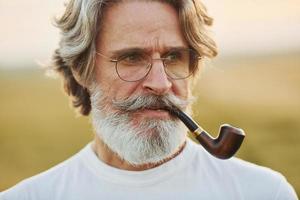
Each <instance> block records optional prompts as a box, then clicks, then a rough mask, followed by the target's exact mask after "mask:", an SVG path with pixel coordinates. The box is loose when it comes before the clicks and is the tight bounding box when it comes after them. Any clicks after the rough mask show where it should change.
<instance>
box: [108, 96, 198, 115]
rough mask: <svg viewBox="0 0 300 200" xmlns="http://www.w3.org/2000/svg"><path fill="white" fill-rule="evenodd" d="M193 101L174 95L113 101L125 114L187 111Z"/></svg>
mask: <svg viewBox="0 0 300 200" xmlns="http://www.w3.org/2000/svg"><path fill="white" fill-rule="evenodd" d="M191 101H192V98H191V99H188V100H184V99H180V98H178V97H176V96H175V95H173V94H166V95H154V94H142V95H138V96H131V97H127V98H125V99H122V100H113V101H112V105H113V106H114V107H115V108H116V109H118V110H120V111H123V112H135V111H138V110H140V109H153V110H157V109H161V110H167V111H170V110H173V108H174V107H177V108H180V109H185V108H186V107H187V106H188V104H190V103H191Z"/></svg>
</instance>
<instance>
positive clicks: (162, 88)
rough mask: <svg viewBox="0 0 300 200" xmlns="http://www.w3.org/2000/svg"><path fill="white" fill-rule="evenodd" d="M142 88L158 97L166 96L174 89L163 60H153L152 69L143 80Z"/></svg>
mask: <svg viewBox="0 0 300 200" xmlns="http://www.w3.org/2000/svg"><path fill="white" fill-rule="evenodd" d="M142 87H143V89H144V90H146V91H147V92H150V93H153V94H156V95H164V94H167V93H168V92H169V90H170V89H171V87H172V83H171V81H170V80H169V79H168V76H167V74H166V72H165V69H164V64H163V62H162V60H160V59H153V60H152V68H151V70H150V71H149V74H148V75H147V76H146V78H145V79H144V80H143V83H142Z"/></svg>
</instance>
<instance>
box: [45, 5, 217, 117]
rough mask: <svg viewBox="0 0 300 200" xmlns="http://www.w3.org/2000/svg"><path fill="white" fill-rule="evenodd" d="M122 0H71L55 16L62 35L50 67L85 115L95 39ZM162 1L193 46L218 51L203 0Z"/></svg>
mask: <svg viewBox="0 0 300 200" xmlns="http://www.w3.org/2000/svg"><path fill="white" fill-rule="evenodd" d="M122 1H124V0H70V1H69V2H68V3H67V4H66V9H65V12H64V13H63V15H62V16H61V17H60V18H57V19H56V20H55V25H56V27H58V28H59V29H60V31H61V37H60V42H59V48H58V49H56V50H55V51H54V54H53V57H52V64H51V66H50V69H52V70H54V71H56V72H58V73H59V74H60V75H61V76H62V78H63V83H64V89H65V91H66V93H67V94H68V95H69V96H70V97H71V98H72V103H73V106H74V107H75V108H79V111H80V113H81V114H82V115H88V114H89V113H90V111H91V101H90V93H89V90H88V89H87V88H88V87H89V86H90V85H91V84H92V82H93V80H94V77H93V75H94V70H95V64H94V63H95V51H96V40H97V37H99V36H100V37H101V35H99V33H101V20H102V18H103V17H102V16H103V14H104V13H105V10H107V8H109V7H110V6H112V5H113V4H116V3H120V2H122ZM147 1H150V0H147ZM153 1H155V0H153ZM156 1H157V0H156ZM160 2H162V3H168V4H170V5H171V6H173V7H174V8H175V9H176V11H177V12H178V16H179V21H180V25H181V29H182V31H183V35H184V37H185V39H186V41H187V42H188V44H189V46H190V47H191V48H193V49H194V50H196V51H197V52H198V53H199V55H202V56H205V57H209V58H212V57H215V56H216V55H217V47H216V44H215V42H214V40H213V39H212V38H211V37H210V36H209V35H208V34H207V26H210V25H212V22H213V19H212V18H211V17H209V16H208V15H207V11H206V8H205V7H204V5H203V4H202V3H201V2H200V0H160Z"/></svg>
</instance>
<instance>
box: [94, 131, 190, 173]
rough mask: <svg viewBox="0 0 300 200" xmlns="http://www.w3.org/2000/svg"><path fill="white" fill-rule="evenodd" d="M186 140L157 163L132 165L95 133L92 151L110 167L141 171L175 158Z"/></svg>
mask: <svg viewBox="0 0 300 200" xmlns="http://www.w3.org/2000/svg"><path fill="white" fill-rule="evenodd" d="M185 144H186V142H184V143H183V144H181V145H180V146H179V148H178V150H177V151H176V152H175V153H174V154H173V155H172V156H170V157H168V158H166V159H164V160H162V161H161V162H159V163H147V164H141V165H132V164H130V163H128V162H126V161H125V160H123V159H121V158H120V157H119V156H118V155H117V154H116V153H115V152H113V151H112V150H111V149H110V148H109V147H108V146H107V145H106V144H105V143H104V142H103V141H102V140H101V139H100V138H99V137H98V136H97V135H95V138H94V143H93V145H92V148H93V151H94V152H95V153H96V155H97V157H98V158H99V159H100V160H101V161H103V162H104V163H106V164H107V165H110V166H112V167H115V168H118V169H123V170H128V171H143V170H147V169H151V168H154V167H158V166H159V165H162V164H163V163H166V162H168V161H169V160H171V159H173V158H175V157H176V156H177V155H179V154H180V153H181V152H182V150H183V149H184V147H185Z"/></svg>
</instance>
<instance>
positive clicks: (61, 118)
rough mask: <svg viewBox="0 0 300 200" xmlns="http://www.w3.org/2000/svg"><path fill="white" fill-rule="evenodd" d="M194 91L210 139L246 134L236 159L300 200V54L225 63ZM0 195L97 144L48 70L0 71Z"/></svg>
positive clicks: (213, 69)
mask: <svg viewBox="0 0 300 200" xmlns="http://www.w3.org/2000/svg"><path fill="white" fill-rule="evenodd" d="M200 78H201V79H200V81H199V83H198V84H197V85H196V89H195V90H194V91H195V92H194V93H195V94H196V95H197V96H198V100H197V102H196V103H195V105H194V109H193V110H194V116H195V119H196V120H197V121H198V122H199V123H200V124H201V125H202V126H203V127H204V128H206V129H207V130H208V131H209V132H211V133H217V132H218V129H219V128H218V127H219V126H220V124H223V123H229V124H232V125H236V126H239V127H242V128H243V129H244V130H245V131H246V133H247V137H246V140H245V142H244V144H243V145H242V148H241V150H240V151H239V153H238V157H240V158H243V159H246V160H248V161H251V162H254V163H257V164H260V165H264V166H267V167H271V168H272V169H274V170H277V171H279V172H281V173H283V174H284V175H285V176H286V177H287V179H288V181H289V182H290V183H291V184H292V185H293V186H294V188H295V189H296V191H297V194H298V195H299V194H300V53H299V52H297V53H293V54H286V55H270V56H264V57H258V56H255V57H254V56H253V57H238V58H224V59H221V60H217V61H214V62H213V63H210V64H209V67H207V68H205V70H204V73H203V74H202V76H201V77H200ZM0 88H1V89H0V95H1V98H0V191H2V190H4V189H6V188H8V187H11V186H13V185H14V184H16V183H17V182H19V181H20V180H22V179H24V178H26V177H29V176H32V175H34V174H37V173H39V172H41V171H44V170H46V169H48V168H49V167H51V166H54V165H55V164H57V163H59V162H61V161H63V160H65V159H66V158H68V157H69V156H71V155H73V154H74V153H75V152H77V151H78V150H80V149H81V148H82V147H83V146H84V145H85V144H86V143H87V142H88V141H90V140H91V139H92V137H93V133H92V127H91V125H90V123H89V119H88V118H86V117H76V116H75V114H74V111H73V110H71V109H70V106H68V105H69V101H68V98H67V97H66V96H65V95H64V94H63V93H62V89H61V84H60V81H59V80H53V79H50V78H46V77H45V76H44V75H43V70H41V69H35V70H34V69H32V70H28V69H26V70H3V69H2V70H0Z"/></svg>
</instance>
